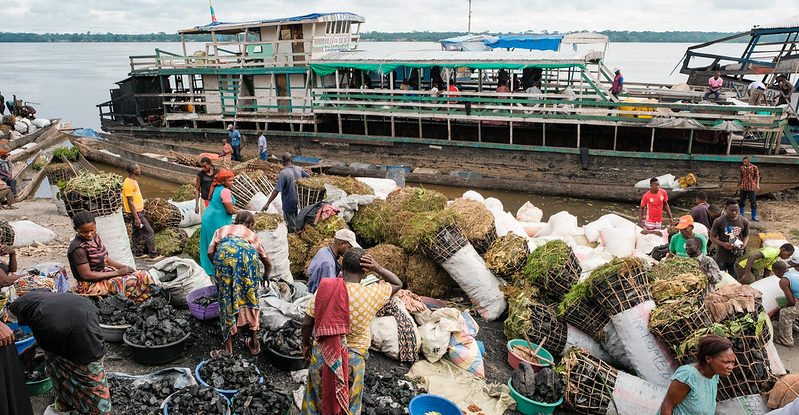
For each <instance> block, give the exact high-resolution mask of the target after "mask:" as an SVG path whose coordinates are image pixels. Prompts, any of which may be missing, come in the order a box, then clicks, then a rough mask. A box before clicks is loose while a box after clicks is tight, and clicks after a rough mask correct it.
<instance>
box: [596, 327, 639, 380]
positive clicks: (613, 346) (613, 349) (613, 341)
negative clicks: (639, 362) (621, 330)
mask: <svg viewBox="0 0 799 415" xmlns="http://www.w3.org/2000/svg"><path fill="white" fill-rule="evenodd" d="M602 333H603V334H604V337H605V339H604V341H603V342H602V348H603V349H605V350H606V351H607V352H608V354H610V355H611V357H612V359H611V360H610V361H611V362H615V364H614V365H613V367H615V368H617V369H623V370H628V371H632V369H633V363H632V361H631V360H630V356H629V355H627V354H626V351H625V350H624V344H622V341H621V338H620V337H619V334H618V333H616V327H615V326H614V325H613V323H611V322H608V324H605V327H603V328H602Z"/></svg>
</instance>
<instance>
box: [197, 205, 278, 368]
mask: <svg viewBox="0 0 799 415" xmlns="http://www.w3.org/2000/svg"><path fill="white" fill-rule="evenodd" d="M254 226H255V216H253V214H252V213H250V212H247V211H243V212H241V213H239V214H237V215H236V222H235V223H234V224H232V225H225V226H223V227H221V228H219V229H217V230H216V232H214V237H213V239H212V240H211V244H210V245H208V252H207V253H206V254H207V255H208V258H209V259H210V260H211V262H213V264H214V275H213V276H212V277H211V278H212V281H214V283H215V284H216V287H217V290H218V293H219V294H218V297H219V325H220V326H221V328H222V336H223V337H224V339H225V342H224V347H225V349H224V352H227V354H232V353H233V335H234V334H236V333H237V332H238V328H239V327H245V326H246V327H248V328H249V330H250V337H248V338H247V339H246V340H245V342H246V343H247V347H249V348H250V352H251V353H252V354H253V355H256V354H258V353H260V352H261V344H260V343H259V342H258V328H259V326H260V316H261V310H260V306H259V302H258V298H259V295H258V282H259V281H261V280H264V281H266V280H267V279H268V278H269V273H270V272H271V271H272V263H271V262H270V261H269V257H268V256H267V254H266V250H265V249H264V246H263V244H261V240H260V239H259V238H258V235H256V234H255V232H253V231H252V228H253V227H254ZM259 261H260V262H261V263H262V264H263V266H264V273H263V276H259V275H258V262H259ZM222 352H223V350H216V351H213V352H211V355H212V356H216V355H219V354H221V353H222Z"/></svg>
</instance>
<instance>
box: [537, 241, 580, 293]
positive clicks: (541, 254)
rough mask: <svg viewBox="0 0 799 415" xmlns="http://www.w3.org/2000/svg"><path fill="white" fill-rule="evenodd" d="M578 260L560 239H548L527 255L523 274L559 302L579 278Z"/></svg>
mask: <svg viewBox="0 0 799 415" xmlns="http://www.w3.org/2000/svg"><path fill="white" fill-rule="evenodd" d="M580 272H582V268H581V267H580V262H579V261H578V260H577V257H576V256H575V255H574V252H572V249H571V248H569V246H568V245H566V243H565V242H563V241H561V240H557V239H556V240H554V241H549V242H547V243H546V244H544V245H542V246H540V247H538V248H537V249H536V250H535V251H533V252H532V253H530V255H528V256H527V264H526V265H525V267H524V275H525V277H526V278H527V279H528V281H530V282H531V283H533V284H536V285H538V286H539V287H541V289H542V290H543V291H544V292H545V293H546V295H547V297H549V298H550V299H551V300H552V301H554V302H556V303H557V302H560V301H561V300H562V299H563V296H564V295H566V293H568V292H569V291H570V290H571V288H572V286H573V285H574V284H576V283H577V281H578V280H579V279H580Z"/></svg>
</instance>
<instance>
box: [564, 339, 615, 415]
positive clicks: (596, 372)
mask: <svg viewBox="0 0 799 415" xmlns="http://www.w3.org/2000/svg"><path fill="white" fill-rule="evenodd" d="M563 362H564V363H565V366H566V393H565V396H564V397H565V398H566V399H565V400H566V403H567V404H568V405H569V406H570V407H571V408H572V409H574V410H575V411H576V412H577V413H580V414H588V415H595V414H607V413H615V412H612V411H610V410H609V408H611V407H612V405H614V403H613V388H614V387H615V386H616V378H617V377H618V374H619V371H618V370H616V369H614V368H613V367H611V366H610V365H609V364H607V363H605V362H604V361H602V360H600V359H598V358H596V357H594V356H591V355H590V354H588V352H582V353H570V354H569V355H567V356H566V357H564V358H563Z"/></svg>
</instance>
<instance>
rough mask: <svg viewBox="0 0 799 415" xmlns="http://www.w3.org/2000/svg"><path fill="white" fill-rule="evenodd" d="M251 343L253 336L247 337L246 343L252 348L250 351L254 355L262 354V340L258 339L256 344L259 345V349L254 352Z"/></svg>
mask: <svg viewBox="0 0 799 415" xmlns="http://www.w3.org/2000/svg"><path fill="white" fill-rule="evenodd" d="M250 343H252V338H251V337H247V338H246V339H244V344H246V345H247V347H248V348H249V349H250V353H252V355H253V356H257V355H258V354H260V353H261V342H259V341H257V340H256V342H255V344H257V345H258V349H257V350H256V351H254V352H253V351H252V346H250Z"/></svg>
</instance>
